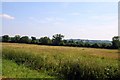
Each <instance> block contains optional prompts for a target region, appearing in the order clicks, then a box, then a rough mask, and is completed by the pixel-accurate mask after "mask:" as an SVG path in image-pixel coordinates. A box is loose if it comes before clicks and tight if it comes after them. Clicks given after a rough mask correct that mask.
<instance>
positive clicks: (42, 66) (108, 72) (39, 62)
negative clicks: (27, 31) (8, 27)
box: [2, 43, 120, 80]
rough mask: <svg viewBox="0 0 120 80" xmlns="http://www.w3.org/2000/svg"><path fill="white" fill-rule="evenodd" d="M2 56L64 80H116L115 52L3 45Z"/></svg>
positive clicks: (116, 63)
mask: <svg viewBox="0 0 120 80" xmlns="http://www.w3.org/2000/svg"><path fill="white" fill-rule="evenodd" d="M2 53H3V54H2V56H3V59H9V60H12V61H14V62H15V63H17V64H22V65H24V66H26V67H28V68H30V69H34V70H37V71H40V72H41V71H43V73H45V72H48V74H49V75H50V76H56V77H57V78H65V79H66V80H67V79H68V80H69V79H70V80H77V79H82V80H96V79H97V80H106V79H108V80H119V78H120V75H119V74H120V70H119V66H118V64H119V63H120V61H119V60H118V50H110V49H96V48H77V47H62V46H43V45H42V46H41V45H29V44H16V43H3V50H2ZM3 64H4V63H3ZM3 72H4V71H3ZM4 75H6V74H4ZM10 75H12V74H10ZM13 75H15V73H13ZM17 77H21V76H17ZM36 77H37V76H36ZM28 78H29V77H28Z"/></svg>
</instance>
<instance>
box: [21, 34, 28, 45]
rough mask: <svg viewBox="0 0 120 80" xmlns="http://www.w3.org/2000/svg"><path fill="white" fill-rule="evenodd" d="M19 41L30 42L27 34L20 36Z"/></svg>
mask: <svg viewBox="0 0 120 80" xmlns="http://www.w3.org/2000/svg"><path fill="white" fill-rule="evenodd" d="M20 43H30V40H29V37H28V36H23V37H21V38H20Z"/></svg>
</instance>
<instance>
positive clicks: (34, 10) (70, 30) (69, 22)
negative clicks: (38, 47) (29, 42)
mask: <svg viewBox="0 0 120 80" xmlns="http://www.w3.org/2000/svg"><path fill="white" fill-rule="evenodd" d="M2 5H3V7H2V13H0V18H2V19H3V22H2V34H3V35H5V34H8V35H10V36H15V35H21V36H23V35H27V36H35V37H37V38H40V37H43V36H48V37H50V38H51V37H52V35H54V34H57V33H60V34H63V35H65V39H68V38H69V39H71V38H75V39H97V40H111V39H112V37H113V36H115V35H118V3H117V2H4V3H2Z"/></svg>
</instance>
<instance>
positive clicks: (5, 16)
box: [0, 14, 15, 19]
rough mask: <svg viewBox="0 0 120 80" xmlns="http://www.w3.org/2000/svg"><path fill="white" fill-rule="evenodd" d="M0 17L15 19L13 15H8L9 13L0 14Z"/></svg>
mask: <svg viewBox="0 0 120 80" xmlns="http://www.w3.org/2000/svg"><path fill="white" fill-rule="evenodd" d="M0 17H1V18H5V19H15V17H13V16H10V15H8V14H0Z"/></svg>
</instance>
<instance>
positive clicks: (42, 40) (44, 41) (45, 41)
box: [39, 37, 51, 45]
mask: <svg viewBox="0 0 120 80" xmlns="http://www.w3.org/2000/svg"><path fill="white" fill-rule="evenodd" d="M39 42H40V44H44V45H49V44H51V40H50V38H49V37H41V38H40V39H39Z"/></svg>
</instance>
